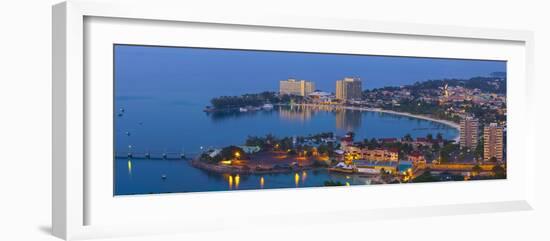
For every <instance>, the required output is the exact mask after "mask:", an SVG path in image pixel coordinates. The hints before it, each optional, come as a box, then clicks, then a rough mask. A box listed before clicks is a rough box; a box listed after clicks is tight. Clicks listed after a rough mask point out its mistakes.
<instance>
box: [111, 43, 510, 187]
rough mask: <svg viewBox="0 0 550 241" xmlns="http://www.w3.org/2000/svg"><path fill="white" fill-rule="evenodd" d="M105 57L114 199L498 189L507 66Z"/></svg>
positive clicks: (220, 56)
mask: <svg viewBox="0 0 550 241" xmlns="http://www.w3.org/2000/svg"><path fill="white" fill-rule="evenodd" d="M113 48H114V66H113V67H114V93H113V95H114V106H113V122H114V133H113V138H114V153H113V162H114V163H113V165H114V173H113V175H114V176H113V178H114V195H134V194H160V193H186V192H205V191H237V190H261V189H274V188H304V187H306V188H307V187H309V188H314V187H333V186H343V187H342V188H345V186H355V185H378V184H396V185H399V184H411V185H413V184H414V183H425V182H451V181H482V180H494V179H506V173H507V172H506V169H507V165H506V132H507V130H506V128H507V127H506V126H507V121H506V120H507V115H506V80H507V75H506V61H497V60H474V59H449V58H426V57H401V56H375V55H358V54H337V53H307V52H285V51H267V50H238V49H215V48H194V47H167V46H146V45H124V44H115V45H113Z"/></svg>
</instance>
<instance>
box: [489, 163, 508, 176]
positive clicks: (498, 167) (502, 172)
mask: <svg viewBox="0 0 550 241" xmlns="http://www.w3.org/2000/svg"><path fill="white" fill-rule="evenodd" d="M492 171H493V174H494V175H495V178H498V179H504V178H506V170H505V169H504V167H502V166H501V165H495V166H494V167H493V169H492Z"/></svg>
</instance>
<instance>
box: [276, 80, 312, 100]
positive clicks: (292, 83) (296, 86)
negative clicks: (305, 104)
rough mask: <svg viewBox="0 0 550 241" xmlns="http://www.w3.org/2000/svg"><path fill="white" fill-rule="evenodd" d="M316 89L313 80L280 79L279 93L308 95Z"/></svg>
mask: <svg viewBox="0 0 550 241" xmlns="http://www.w3.org/2000/svg"><path fill="white" fill-rule="evenodd" d="M313 91H315V84H314V83H313V82H312V81H307V80H296V79H288V80H281V81H279V93H281V94H283V95H299V96H306V95H308V94H310V93H312V92H313Z"/></svg>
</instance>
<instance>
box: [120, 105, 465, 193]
mask: <svg viewBox="0 0 550 241" xmlns="http://www.w3.org/2000/svg"><path fill="white" fill-rule="evenodd" d="M115 102H116V103H115V105H116V106H115V107H116V109H115V112H116V113H115V116H114V118H115V149H116V150H115V151H116V152H117V153H119V154H125V153H127V152H128V151H131V152H134V153H138V152H141V153H144V152H150V153H157V154H160V153H164V152H166V153H181V152H184V153H185V154H186V155H187V156H193V155H196V153H198V152H199V151H200V150H201V147H202V148H207V147H223V146H227V145H231V144H233V145H242V144H243V143H244V141H245V140H246V138H247V137H248V136H263V135H266V134H273V135H275V136H278V137H284V136H296V135H297V136H305V135H309V134H316V133H320V132H334V133H335V134H336V135H343V134H344V133H346V132H347V131H354V132H355V133H356V139H365V138H368V139H370V138H389V137H403V136H404V135H405V134H407V133H409V134H411V135H412V136H413V137H424V136H426V135H427V134H428V133H431V134H433V135H434V136H435V135H436V134H437V133H441V134H443V136H444V137H445V138H447V139H454V138H455V137H456V135H457V131H456V130H455V129H453V128H449V127H448V126H446V125H443V124H440V123H436V122H431V121H427V120H421V119H416V118H411V117H404V116H399V115H393V114H385V113H378V112H361V111H355V110H343V109H339V110H337V109H316V108H298V107H294V108H291V107H288V106H285V107H277V106H276V107H275V108H274V109H273V110H269V111H267V110H262V111H256V112H245V113H239V112H236V113H235V112H234V113H215V114H208V113H205V112H203V111H202V110H203V108H204V105H205V104H204V103H205V102H204V101H196V102H194V101H192V100H191V101H171V100H169V99H152V98H145V97H143V98H140V97H117V99H116V101H115ZM119 114H120V116H119ZM176 155H177V154H176ZM162 176H165V177H166V178H161V177H162ZM327 180H333V181H340V182H342V183H344V184H345V183H349V184H350V185H357V184H369V183H370V180H369V179H368V178H364V177H358V176H346V175H340V174H333V173H328V172H327V171H322V170H312V171H306V172H297V173H285V174H273V175H240V176H235V175H221V174H214V173H208V172H205V171H203V170H199V169H196V168H194V167H192V166H190V165H189V164H188V163H187V162H186V161H183V160H143V159H135V160H132V159H129V158H121V159H116V160H115V195H124V194H147V193H169V192H198V191H221V190H243V189H259V188H295V187H315V186H323V183H324V182H325V181H327Z"/></svg>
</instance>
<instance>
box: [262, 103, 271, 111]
mask: <svg viewBox="0 0 550 241" xmlns="http://www.w3.org/2000/svg"><path fill="white" fill-rule="evenodd" d="M262 108H263V109H264V110H271V109H273V105H272V104H264V105H263V106H262Z"/></svg>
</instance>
